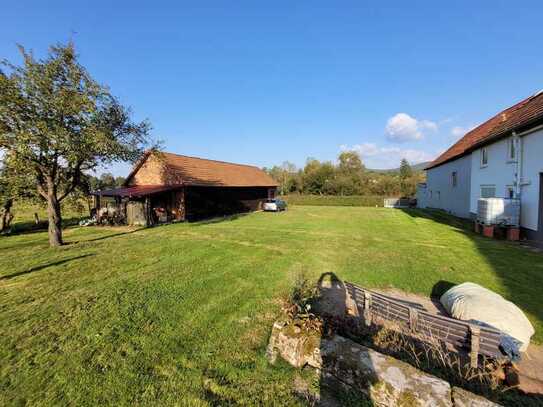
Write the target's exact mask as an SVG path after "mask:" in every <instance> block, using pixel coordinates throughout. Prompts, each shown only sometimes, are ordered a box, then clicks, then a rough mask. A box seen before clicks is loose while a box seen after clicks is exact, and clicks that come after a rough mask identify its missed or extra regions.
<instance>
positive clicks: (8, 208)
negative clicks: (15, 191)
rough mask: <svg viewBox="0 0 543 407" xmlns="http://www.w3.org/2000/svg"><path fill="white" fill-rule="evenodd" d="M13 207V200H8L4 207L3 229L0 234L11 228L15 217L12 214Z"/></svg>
mask: <svg viewBox="0 0 543 407" xmlns="http://www.w3.org/2000/svg"><path fill="white" fill-rule="evenodd" d="M12 206H13V199H11V198H8V199H7V200H6V202H5V203H4V207H3V208H2V227H1V230H0V232H5V231H6V230H7V229H8V228H9V226H10V223H11V220H12V219H13V215H12V214H11V207H12Z"/></svg>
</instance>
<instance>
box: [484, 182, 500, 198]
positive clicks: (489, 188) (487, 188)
mask: <svg viewBox="0 0 543 407" xmlns="http://www.w3.org/2000/svg"><path fill="white" fill-rule="evenodd" d="M495 197H496V185H481V198H495Z"/></svg>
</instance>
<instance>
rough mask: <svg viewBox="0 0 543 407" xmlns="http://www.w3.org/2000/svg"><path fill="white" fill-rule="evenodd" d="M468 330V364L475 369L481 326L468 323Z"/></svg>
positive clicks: (477, 359)
mask: <svg viewBox="0 0 543 407" xmlns="http://www.w3.org/2000/svg"><path fill="white" fill-rule="evenodd" d="M469 332H470V336H471V347H470V353H469V355H470V366H471V367H472V368H474V369H476V368H477V366H478V364H479V343H480V341H481V328H480V327H478V326H477V325H470V326H469Z"/></svg>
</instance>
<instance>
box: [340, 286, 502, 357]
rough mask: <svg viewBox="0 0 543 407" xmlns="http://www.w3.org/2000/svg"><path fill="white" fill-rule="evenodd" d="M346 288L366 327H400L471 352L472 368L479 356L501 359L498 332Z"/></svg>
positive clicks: (357, 288) (353, 287) (373, 293)
mask: <svg viewBox="0 0 543 407" xmlns="http://www.w3.org/2000/svg"><path fill="white" fill-rule="evenodd" d="M345 286H346V289H347V291H348V293H349V296H350V298H351V299H352V301H353V302H354V303H355V305H356V308H357V309H358V310H362V311H363V313H364V316H365V321H366V324H371V322H372V321H373V322H376V323H377V322H378V321H379V319H381V320H384V321H391V322H396V323H400V324H402V325H404V326H405V327H406V329H410V330H411V331H412V332H414V333H415V332H416V333H417V334H422V336H426V337H427V338H428V340H430V339H436V340H439V341H442V342H446V343H448V344H449V345H451V346H453V347H455V348H458V349H465V350H467V351H470V354H471V363H472V365H473V364H474V363H475V362H476V361H477V359H478V355H479V354H482V355H486V356H490V357H497V358H501V357H503V355H502V352H501V351H500V349H499V344H500V338H501V333H500V331H498V330H495V329H492V328H490V327H480V326H477V325H473V324H470V323H468V322H465V321H459V320H456V319H453V318H449V317H446V316H441V315H436V314H431V313H429V312H427V311H424V310H421V309H418V308H416V307H411V306H409V305H406V304H404V303H401V302H399V301H394V300H393V299H390V298H388V297H386V296H383V295H381V294H379V293H376V292H373V291H371V290H366V289H364V288H361V287H358V286H355V285H354V284H351V283H345ZM474 355H475V356H474Z"/></svg>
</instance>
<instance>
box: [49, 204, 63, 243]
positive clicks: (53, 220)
mask: <svg viewBox="0 0 543 407" xmlns="http://www.w3.org/2000/svg"><path fill="white" fill-rule="evenodd" d="M47 216H48V218H49V228H48V233H49V246H51V247H54V246H61V245H62V244H63V243H62V216H61V214H60V202H59V201H58V199H57V197H56V196H55V195H54V194H49V196H48V197H47Z"/></svg>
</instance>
